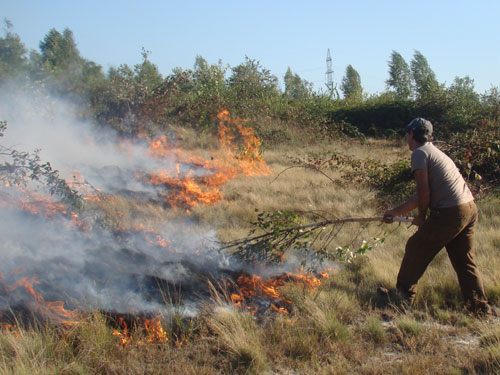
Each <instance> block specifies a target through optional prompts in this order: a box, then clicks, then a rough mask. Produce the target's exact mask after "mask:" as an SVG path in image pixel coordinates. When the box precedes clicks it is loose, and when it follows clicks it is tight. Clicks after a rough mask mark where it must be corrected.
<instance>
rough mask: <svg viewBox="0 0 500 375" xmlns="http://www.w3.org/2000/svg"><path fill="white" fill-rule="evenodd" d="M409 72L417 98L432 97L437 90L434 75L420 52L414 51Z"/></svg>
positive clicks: (437, 86)
mask: <svg viewBox="0 0 500 375" xmlns="http://www.w3.org/2000/svg"><path fill="white" fill-rule="evenodd" d="M411 72H412V76H413V82H414V83H415V91H416V94H417V97H418V98H425V97H427V96H429V95H432V94H433V93H434V92H436V90H438V89H439V83H438V81H437V79H436V75H435V74H434V72H433V71H432V69H431V67H430V66H429V63H428V62H427V59H426V58H425V56H424V55H422V53H421V52H420V51H415V53H414V55H413V60H412V61H411Z"/></svg>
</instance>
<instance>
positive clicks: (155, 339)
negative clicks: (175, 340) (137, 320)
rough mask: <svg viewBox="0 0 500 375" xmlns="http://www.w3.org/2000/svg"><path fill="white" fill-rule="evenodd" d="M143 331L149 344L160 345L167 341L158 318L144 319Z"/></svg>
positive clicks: (165, 333)
mask: <svg viewBox="0 0 500 375" xmlns="http://www.w3.org/2000/svg"><path fill="white" fill-rule="evenodd" d="M143 323H144V329H145V331H146V334H147V338H146V341H147V342H149V343H158V344H159V343H162V342H167V341H168V336H167V332H165V331H164V330H163V328H162V326H161V321H160V318H154V319H144V322H143Z"/></svg>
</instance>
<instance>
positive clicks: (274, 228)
mask: <svg viewBox="0 0 500 375" xmlns="http://www.w3.org/2000/svg"><path fill="white" fill-rule="evenodd" d="M257 212H258V211H257ZM302 215H303V216H311V215H312V216H313V217H314V216H315V217H319V215H318V214H317V213H314V212H306V213H302ZM382 219H383V218H382V216H375V217H364V218H359V217H346V218H335V219H328V218H323V220H321V221H317V222H313V223H309V224H301V221H300V215H299V213H298V212H294V211H281V210H279V211H271V212H266V211H264V212H260V213H259V214H258V215H257V220H256V221H255V222H254V223H253V229H252V230H251V231H250V232H249V234H248V236H247V237H246V238H243V239H239V240H235V241H232V242H227V243H224V244H223V247H222V249H233V254H234V255H237V256H239V257H240V258H241V259H243V260H245V261H250V262H260V263H281V262H282V261H283V260H284V257H285V254H286V252H287V251H288V250H289V249H297V250H310V249H312V248H313V247H314V248H315V250H314V253H315V255H316V256H318V257H319V258H320V259H321V260H324V259H328V260H341V261H347V262H350V261H351V260H352V259H353V258H355V257H356V256H357V255H364V254H365V253H366V252H367V251H369V250H372V249H373V248H374V247H376V246H378V245H380V244H383V243H384V241H385V236H386V235H387V233H384V236H381V237H374V238H373V239H371V240H370V241H367V240H363V241H362V242H361V245H359V246H357V247H356V248H355V249H354V250H353V249H352V246H353V244H354V240H353V241H352V242H351V244H349V245H344V246H337V247H335V249H334V251H332V249H331V248H332V247H331V244H332V242H333V241H334V239H335V238H336V237H337V235H338V234H339V232H340V231H341V229H342V228H343V226H344V224H346V223H361V224H362V225H361V227H360V230H359V231H358V234H357V235H356V236H355V237H358V236H359V235H360V234H361V233H362V232H363V230H364V229H365V226H366V225H367V224H368V223H370V222H377V221H378V222H380V221H382ZM394 221H397V222H400V223H401V222H411V221H412V219H411V218H404V217H402V218H395V219H394ZM257 232H260V233H261V234H257V235H255V234H256V233H257Z"/></svg>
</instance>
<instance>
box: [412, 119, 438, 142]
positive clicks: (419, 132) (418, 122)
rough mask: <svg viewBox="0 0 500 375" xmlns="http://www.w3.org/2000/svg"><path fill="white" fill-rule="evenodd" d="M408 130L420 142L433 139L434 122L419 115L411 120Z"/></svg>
mask: <svg viewBox="0 0 500 375" xmlns="http://www.w3.org/2000/svg"><path fill="white" fill-rule="evenodd" d="M406 131H407V133H408V134H411V135H412V136H413V139H414V140H415V141H416V142H418V143H420V144H424V143H426V142H430V141H432V124H431V122H430V121H429V120H426V119H424V118H421V117H417V118H415V119H413V120H411V121H410V123H409V124H408V126H407V127H406Z"/></svg>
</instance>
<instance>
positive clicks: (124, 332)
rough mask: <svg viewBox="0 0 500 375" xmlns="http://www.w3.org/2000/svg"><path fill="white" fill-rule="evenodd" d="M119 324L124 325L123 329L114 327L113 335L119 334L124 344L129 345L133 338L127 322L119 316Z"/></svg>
mask: <svg viewBox="0 0 500 375" xmlns="http://www.w3.org/2000/svg"><path fill="white" fill-rule="evenodd" d="M118 325H119V326H121V327H122V328H121V330H118V329H114V330H113V332H112V335H113V336H117V337H118V338H119V339H120V341H121V343H122V345H124V346H128V344H130V343H131V342H132V338H131V337H130V332H129V330H128V326H127V322H125V320H124V319H123V318H119V319H118Z"/></svg>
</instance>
